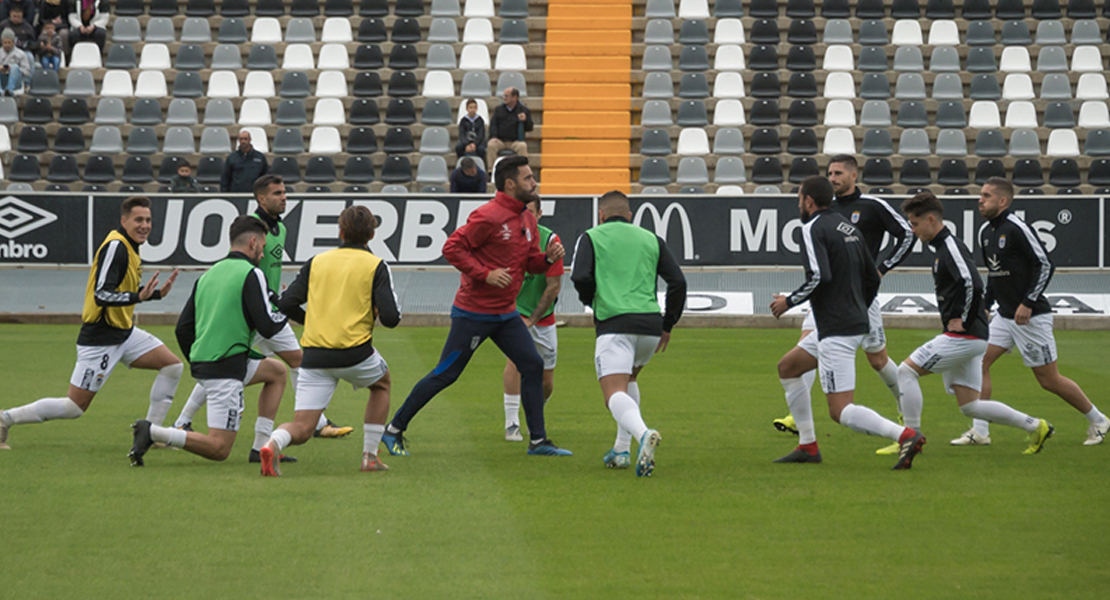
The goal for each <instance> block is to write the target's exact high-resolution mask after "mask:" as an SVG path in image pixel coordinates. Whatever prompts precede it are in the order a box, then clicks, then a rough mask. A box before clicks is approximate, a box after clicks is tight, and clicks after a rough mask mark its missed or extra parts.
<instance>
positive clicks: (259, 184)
mask: <svg viewBox="0 0 1110 600" xmlns="http://www.w3.org/2000/svg"><path fill="white" fill-rule="evenodd" d="M276 183H285V180H284V179H282V177H281V175H274V174H273V173H267V174H265V175H263V176H262V177H259V178H258V179H255V180H254V197H255V198H257V197H259V196H261V195H262V194H264V193H266V190H268V189H270V186H271V185H274V184H276Z"/></svg>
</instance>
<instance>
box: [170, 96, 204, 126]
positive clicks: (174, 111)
mask: <svg viewBox="0 0 1110 600" xmlns="http://www.w3.org/2000/svg"><path fill="white" fill-rule="evenodd" d="M166 124H167V125H185V126H191V125H196V124H197V104H196V102H194V101H193V99H192V98H174V99H173V100H171V101H170V106H169V108H168V109H167V110H166Z"/></svg>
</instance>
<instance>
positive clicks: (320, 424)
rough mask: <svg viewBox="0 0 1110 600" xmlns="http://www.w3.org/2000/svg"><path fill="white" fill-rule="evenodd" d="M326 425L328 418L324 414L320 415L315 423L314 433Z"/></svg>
mask: <svg viewBox="0 0 1110 600" xmlns="http://www.w3.org/2000/svg"><path fill="white" fill-rule="evenodd" d="M327 424H328V417H327V416H326V415H324V413H320V420H319V421H316V431H320V430H321V429H323V428H324V427H326V426H327Z"/></svg>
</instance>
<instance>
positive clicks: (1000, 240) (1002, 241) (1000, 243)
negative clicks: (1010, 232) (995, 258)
mask: <svg viewBox="0 0 1110 600" xmlns="http://www.w3.org/2000/svg"><path fill="white" fill-rule="evenodd" d="M1005 247H1006V236H1005V235H1000V236H998V249H999V250H1001V249H1003V248H1005Z"/></svg>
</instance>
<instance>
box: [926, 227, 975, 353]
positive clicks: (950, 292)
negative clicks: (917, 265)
mask: <svg viewBox="0 0 1110 600" xmlns="http://www.w3.org/2000/svg"><path fill="white" fill-rule="evenodd" d="M929 245H930V246H932V247H933V250H934V251H936V257H935V258H934V259H933V286H934V287H935V289H936V292H937V304H938V308H939V309H940V321H941V324H942V325H943V326H944V333H955V334H957V335H969V336H972V337H976V338H979V339H981V340H985V339H987V337H988V335H989V333H990V331H989V328H988V327H987V312H986V311H985V310H983V300H982V299H983V280H982V279H980V278H979V272H978V271H976V270H975V261H974V260H973V259H972V258H971V250H968V249H967V246H965V245H964V243H963V242H961V241H960V240H959V239H957V238H956V236H954V235H952V233H951V232H950V231H948V228H947V227H946V228H944V229H941V230H940V233H938V234H937V236H936V237H934V238H933V240H932V241H931V242H929ZM952 319H961V320H962V321H963V322H964V331H962V332H953V331H949V330H948V322H949V321H951V320H952Z"/></svg>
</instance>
